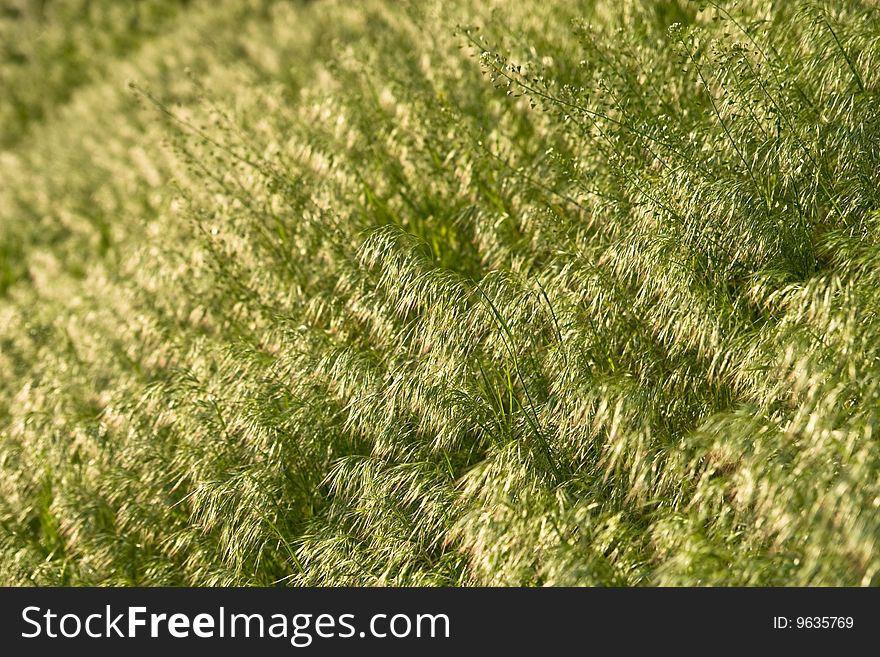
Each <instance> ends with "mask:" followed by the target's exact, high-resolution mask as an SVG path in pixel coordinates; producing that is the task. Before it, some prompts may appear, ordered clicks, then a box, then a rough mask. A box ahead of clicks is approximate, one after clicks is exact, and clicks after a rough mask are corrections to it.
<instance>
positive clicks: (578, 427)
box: [0, 0, 880, 585]
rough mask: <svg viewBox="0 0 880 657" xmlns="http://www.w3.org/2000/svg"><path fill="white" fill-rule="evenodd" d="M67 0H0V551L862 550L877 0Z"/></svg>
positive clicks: (27, 557)
mask: <svg viewBox="0 0 880 657" xmlns="http://www.w3.org/2000/svg"><path fill="white" fill-rule="evenodd" d="M7 4H9V5H10V6H12V5H16V3H14V2H12V3H7ZM25 4H27V3H23V5H25ZM172 4H174V5H175V7H178V8H176V9H175V10H174V11H172V10H171V9H170V6H171V5H172ZM92 5H93V7H92V15H91V17H88V16H86V15H85V14H78V15H74V14H70V15H68V14H63V13H61V14H57V15H56V14H51V13H50V14H49V15H47V16H45V17H43V18H39V17H34V16H31V15H28V16H22V15H21V12H19V13H18V14H17V13H16V12H15V11H9V12H7V13H8V16H7V17H6V18H4V21H5V22H4V23H3V24H2V25H3V29H5V30H9V29H13V32H14V26H16V25H26V26H27V30H33V29H35V28H34V25H35V24H36V23H34V21H40V20H42V21H44V22H43V23H39V25H41V29H42V30H43V31H42V34H44V36H43V37H41V39H42V41H39V42H37V41H29V40H27V39H26V38H25V37H24V36H22V37H21V38H20V40H19V41H15V40H14V39H13V41H12V42H11V43H13V44H14V48H15V49H16V53H18V54H19V55H20V56H16V57H10V56H8V55H4V59H3V61H2V64H0V66H2V69H0V70H2V71H3V73H4V78H3V79H4V84H9V85H11V88H12V89H13V90H14V93H13V94H11V95H3V96H2V97H0V115H2V116H7V115H8V116H17V117H18V118H17V119H15V122H14V123H7V124H6V125H7V126H14V127H12V128H4V130H5V131H4V132H3V133H2V139H0V143H2V144H3V148H5V150H3V151H0V180H2V184H0V438H2V442H0V582H2V583H6V584H23V583H36V584H124V585H135V584H137V585H159V584H195V585H214V584H248V585H249V584H273V583H285V584H293V585H302V584H316V585H327V584H355V585H375V584H405V585H411V584H424V585H488V584H500V585H593V584H598V585H705V584H709V585H730V584H745V585H789V584H809V585H819V584H837V585H841V584H845V585H871V584H877V583H878V581H880V580H878V572H880V571H878V569H880V558H878V555H877V549H876V544H877V539H878V535H880V514H878V511H880V483H878V482H880V478H878V474H880V450H878V448H877V429H876V428H880V425H878V423H880V410H878V409H880V406H878V400H880V387H878V386H880V383H878V382H880V346H878V345H880V320H878V317H877V308H878V307H880V268H878V265H880V259H878V255H877V253H878V251H877V246H878V239H880V232H878V218H880V202H878V201H880V198H878V196H880V191H878V190H880V179H878V171H880V147H878V143H880V142H878V137H880V109H878V108H880V103H878V100H880V94H878V83H880V79H878V76H880V27H878V26H880V22H878V18H880V16H878V14H877V8H876V6H875V3H872V2H867V1H865V2H856V1H847V2H833V3H832V2H827V3H818V4H812V3H811V4H803V5H802V4H798V3H790V2H778V3H768V2H758V1H757V0H754V1H748V2H739V3H737V4H733V3H727V2H724V3H718V4H716V3H712V2H703V3H696V2H693V3H691V2H684V1H682V2H656V3H642V2H635V1H633V2H620V1H619V0H618V1H614V2H612V1H608V2H605V1H604V0H600V1H598V2H583V3H579V2H574V1H572V2H558V3H546V2H544V3H540V2H518V3H505V2H497V3H483V2H476V1H471V0H458V1H456V2H442V3H440V2H437V3H422V2H381V1H379V0H371V1H369V2H363V3H350V2H343V1H342V0H340V1H338V2H334V1H319V2H302V3H296V2H278V3H274V2H268V1H266V2H262V1H258V0H252V1H251V2H233V1H232V0H229V1H228V2H211V3H207V2H205V3H200V2H190V3H187V5H186V6H185V7H183V6H179V5H177V4H176V3H168V7H165V3H161V2H154V3H150V5H149V10H148V11H147V10H145V13H144V14H143V15H142V16H141V18H139V19H138V20H139V21H140V22H139V23H138V26H137V35H135V33H134V32H133V31H132V29H133V28H131V26H130V25H128V24H127V23H126V21H128V20H131V17H130V16H127V15H125V16H124V15H122V14H119V15H117V14H118V13H119V12H118V9H115V8H114V7H116V4H115V3H112V2H109V1H108V2H94V3H92ZM10 25H12V26H13V28H9V26H10ZM71 26H76V30H75V33H76V34H77V35H86V36H77V37H76V38H77V41H76V42H77V43H78V44H82V47H83V48H88V50H89V52H90V53H93V54H92V55H90V56H93V57H95V58H97V59H96V60H95V61H94V62H92V64H91V65H90V68H88V70H84V69H82V70H81V69H76V71H78V72H77V73H76V76H74V77H70V76H72V75H73V70H74V69H72V68H70V62H69V61H68V60H66V59H65V58H64V57H65V55H63V52H66V51H65V50H64V47H63V44H64V43H66V42H67V41H65V39H69V38H70V37H69V35H70V34H71V32H70V27H71ZM56 32H57V35H56V34H55V33H56ZM25 33H27V34H30V32H26V31H25V30H22V34H25ZM114 34H116V35H121V36H118V38H117V37H114V38H111V37H112V35H114ZM53 35H55V36H53ZM65 35H67V36H65ZM49 44H56V46H57V48H55V49H53V48H54V46H52V47H50V45H49ZM58 44H61V45H58ZM43 62H47V63H45V64H44V63H43ZM53 62H54V64H53ZM50 65H52V66H57V68H56V69H53V70H56V71H58V75H52V76H43V77H40V76H37V75H35V74H34V71H35V70H44V68H46V67H48V66H50ZM59 76H60V77H59ZM68 78H69V79H68ZM74 78H75V79H74ZM7 80H8V81H9V82H7Z"/></svg>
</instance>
